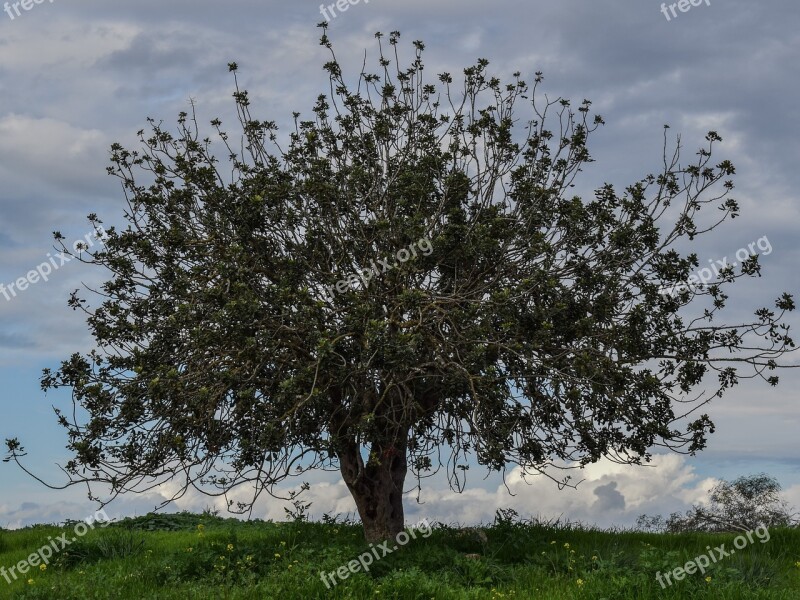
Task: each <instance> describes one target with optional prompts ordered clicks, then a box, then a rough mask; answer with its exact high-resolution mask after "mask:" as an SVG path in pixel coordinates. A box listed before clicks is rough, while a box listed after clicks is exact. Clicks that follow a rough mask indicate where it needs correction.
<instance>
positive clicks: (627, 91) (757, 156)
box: [0, 0, 800, 527]
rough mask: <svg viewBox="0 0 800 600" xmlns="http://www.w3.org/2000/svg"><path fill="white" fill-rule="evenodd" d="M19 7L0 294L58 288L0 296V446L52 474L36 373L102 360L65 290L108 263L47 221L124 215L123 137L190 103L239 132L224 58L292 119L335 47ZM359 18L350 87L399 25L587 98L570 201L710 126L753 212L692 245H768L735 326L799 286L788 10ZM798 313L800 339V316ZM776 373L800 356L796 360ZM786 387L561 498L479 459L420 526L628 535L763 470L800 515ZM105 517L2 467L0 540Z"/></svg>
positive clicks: (275, 511) (266, 12)
mask: <svg viewBox="0 0 800 600" xmlns="http://www.w3.org/2000/svg"><path fill="white" fill-rule="evenodd" d="M13 4H14V3H9V4H6V7H7V11H6V12H2V13H0V99H2V100H0V256H2V258H0V283H3V284H5V285H6V286H8V285H9V284H10V283H11V282H14V281H16V280H17V279H19V278H20V277H26V276H27V273H28V272H29V271H31V270H32V269H34V268H35V267H36V266H37V265H40V264H42V263H43V262H49V261H51V258H52V262H51V263H50V264H53V265H57V268H56V267H55V266H54V268H53V269H52V271H53V272H52V273H51V274H50V275H49V276H48V280H47V281H43V280H41V279H40V280H39V281H37V282H35V283H32V284H30V285H29V286H28V287H27V289H25V290H19V291H17V293H16V295H12V294H9V298H8V299H6V298H5V297H4V296H3V295H0V403H1V405H2V409H3V410H2V419H0V439H5V438H10V437H17V438H19V439H20V440H21V441H22V443H23V445H24V446H25V447H26V448H27V450H28V456H27V457H26V461H27V462H26V466H28V467H29V468H30V469H31V470H32V471H33V472H34V473H35V474H36V475H37V476H39V477H41V478H42V479H44V480H46V481H47V482H48V483H51V484H54V485H58V484H59V483H63V481H64V475H63V473H61V472H60V470H59V468H58V466H57V465H58V463H63V462H64V460H65V459H66V457H67V453H66V451H65V449H64V446H65V444H66V438H65V436H64V432H63V430H62V429H61V428H60V427H59V426H58V425H57V423H56V420H55V417H54V414H53V410H52V407H53V406H60V407H62V408H64V407H68V406H71V402H70V398H69V395H68V393H67V392H64V391H58V392H49V393H48V394H47V395H45V394H44V393H43V392H42V391H41V389H40V386H39V377H40V374H41V370H42V369H43V368H47V367H50V368H55V367H57V366H58V364H59V361H60V360H62V359H65V358H67V357H68V356H69V355H70V354H71V353H73V352H81V351H86V350H88V349H89V348H91V343H92V340H91V339H90V337H89V336H88V334H87V329H86V325H85V321H84V318H83V316H82V314H81V313H76V312H73V311H72V310H71V309H70V308H69V307H68V306H67V298H68V295H69V293H70V291H72V290H74V289H76V288H78V287H81V286H82V285H84V284H87V285H91V284H92V283H97V282H98V279H97V278H98V273H96V272H94V271H93V270H91V269H90V268H89V267H86V266H85V265H82V264H80V263H78V262H77V261H70V262H67V263H65V264H60V259H58V258H57V257H56V255H57V252H56V251H55V249H54V246H53V239H52V232H53V231H55V230H59V231H61V232H62V233H63V234H64V236H65V237H66V238H67V241H69V242H71V241H74V240H77V239H80V238H83V237H84V236H85V235H86V234H88V233H89V232H90V231H91V227H90V225H89V223H88V221H87V219H86V216H87V215H88V214H89V213H92V212H95V213H97V214H98V215H99V216H100V217H101V218H102V219H103V220H104V221H105V222H106V223H108V224H118V223H120V222H121V218H122V213H123V210H124V206H125V204H124V196H123V194H122V190H121V189H120V187H119V183H118V181H117V180H116V179H114V178H112V177H109V176H108V175H107V174H106V172H105V169H106V167H107V166H108V164H109V162H108V158H109V147H110V145H111V144H112V143H114V142H119V143H121V144H122V145H123V146H126V147H131V148H133V147H135V146H136V143H137V142H136V132H137V131H138V130H139V129H142V128H144V127H146V124H147V123H146V118H147V117H152V118H154V119H156V120H157V121H159V120H163V121H164V123H165V125H169V124H174V123H175V120H176V118H177V115H178V113H179V112H180V111H183V110H187V109H188V108H189V105H190V102H194V105H195V106H196V109H197V112H198V116H199V118H200V121H201V123H204V124H205V126H206V127H207V131H208V133H211V128H210V127H209V126H208V123H209V122H210V121H211V120H212V119H213V118H215V117H220V118H222V120H223V122H225V121H226V118H227V119H228V122H230V119H231V116H232V115H233V108H234V105H233V100H232V98H231V94H232V92H233V80H232V78H231V75H230V73H229V72H228V68H227V64H228V63H229V62H232V61H235V62H237V63H238V65H239V73H238V76H239V81H240V83H241V84H242V85H243V87H246V88H247V89H248V90H249V91H250V95H251V100H252V109H253V113H254V116H255V115H257V118H261V119H262V120H267V119H272V120H275V121H276V122H277V123H278V124H279V125H283V126H284V128H285V127H286V126H287V125H288V124H289V123H290V122H291V114H292V112H293V111H299V112H301V113H303V114H304V115H308V114H310V112H311V108H312V106H313V103H314V100H315V98H316V96H317V95H318V94H319V93H322V92H325V91H327V88H326V84H327V80H326V78H325V73H324V72H323V70H322V65H323V64H324V63H325V62H326V61H327V60H328V59H329V56H328V55H327V54H326V50H325V49H324V48H323V47H321V46H320V45H319V44H318V39H319V34H320V30H319V29H318V28H317V27H316V25H317V23H319V22H320V21H322V20H323V15H322V14H321V11H320V5H319V3H318V2H309V1H305V0H295V1H294V2H291V3H290V2H274V1H272V0H267V1H263V0H259V1H256V0H252V1H246V0H229V1H227V2H224V3H223V2H213V3H212V2H209V1H207V0H171V1H170V2H163V1H159V2H156V1H153V0H137V2H135V3H134V2H113V3H111V2H107V1H100V0H83V1H82V2H71V1H69V0H50V1H49V2H48V1H45V2H43V3H41V4H31V5H30V7H29V9H28V10H25V9H24V7H23V6H22V5H19V6H18V7H17V9H15V7H14V5H13ZM342 5H345V4H344V3H343V4H342ZM26 6H27V4H26ZM345 6H346V10H344V11H340V10H338V9H337V8H336V7H335V6H334V8H333V9H330V8H326V11H327V17H326V18H327V19H328V21H329V24H330V25H329V37H330V38H331V40H332V42H333V44H334V47H335V49H336V52H337V55H338V57H339V59H340V61H341V63H342V65H343V67H344V68H345V70H346V71H347V70H348V69H350V72H353V69H355V74H357V72H358V69H359V68H360V65H361V61H362V60H363V58H364V52H365V51H366V52H367V55H368V56H369V57H374V55H375V52H376V44H375V38H374V33H375V32H377V31H382V32H386V33H388V32H390V31H393V30H399V31H401V32H402V37H401V40H402V41H401V44H405V45H404V46H403V48H404V51H406V52H409V51H410V49H411V42H412V41H413V40H422V41H424V42H425V44H426V52H425V63H426V66H427V69H428V70H430V71H431V72H432V73H439V72H443V71H447V72H450V73H453V74H454V75H455V74H457V73H460V72H461V70H462V69H463V68H464V67H467V66H469V65H471V64H474V63H475V62H476V60H477V59H478V58H486V59H488V60H489V61H490V71H491V72H493V73H494V74H496V75H497V76H499V77H501V78H509V77H510V76H511V74H512V73H513V72H514V71H517V70H519V71H521V72H522V74H523V78H524V77H527V78H528V80H529V81H531V80H532V79H533V73H535V72H536V71H542V72H543V73H544V77H545V79H544V90H543V91H544V92H546V93H547V94H548V96H550V97H557V96H562V97H566V98H571V99H573V101H574V102H575V104H576V105H577V103H578V102H580V101H581V100H582V99H584V98H588V99H590V100H592V102H593V109H594V110H595V111H596V112H598V113H600V114H602V115H603V117H604V119H605V121H606V125H605V126H604V127H603V128H601V129H600V130H599V131H598V132H597V133H596V134H595V135H594V136H593V141H592V142H591V146H590V150H591V151H592V154H593V156H594V158H595V159H596V162H595V163H594V164H593V165H592V167H591V168H590V169H587V170H586V171H585V172H584V173H583V174H582V179H581V180H580V181H579V187H578V189H580V190H583V191H588V192H589V193H590V192H591V190H593V189H596V188H597V187H599V186H600V185H602V184H603V183H604V182H609V183H613V184H614V185H615V186H617V187H618V188H623V187H624V186H626V185H628V184H630V183H633V182H635V181H637V180H639V179H640V178H641V177H642V176H644V175H646V174H647V173H651V172H654V171H657V169H658V168H659V166H660V163H661V149H662V144H663V125H665V124H669V125H670V130H669V133H670V134H671V135H677V134H680V135H681V138H682V142H683V144H684V146H685V151H686V153H687V157H689V158H691V156H692V153H693V152H695V151H696V149H697V148H699V147H700V146H701V145H702V144H703V141H704V140H703V137H704V135H705V133H706V132H707V131H709V130H716V131H717V132H718V133H719V134H720V135H721V136H722V138H723V142H722V144H721V145H720V147H719V148H718V151H719V153H720V154H719V156H720V158H728V159H730V160H731V161H732V162H733V163H734V165H736V168H737V174H736V177H735V183H736V190H735V194H734V197H735V198H737V199H738V200H739V203H740V205H741V216H740V217H739V218H737V219H736V220H734V221H730V222H728V223H726V224H725V225H724V226H723V227H722V228H721V229H720V230H718V231H716V232H714V234H713V235H709V236H705V237H704V238H703V239H702V240H699V241H698V242H697V244H696V246H695V248H694V250H695V251H696V252H697V253H698V256H699V258H700V262H701V263H704V262H706V260H717V259H721V258H723V257H731V259H733V257H734V256H735V254H736V252H737V250H739V249H741V248H746V247H747V245H748V244H752V243H755V242H757V241H758V240H762V247H761V249H762V250H763V249H764V248H766V247H767V245H768V247H769V248H770V250H769V253H767V252H764V255H763V256H762V260H761V264H762V265H763V272H762V277H761V278H759V279H757V280H754V281H748V282H745V283H744V285H741V286H738V285H737V286H736V290H737V291H736V294H735V298H733V299H732V302H731V306H730V314H731V316H732V319H733V318H735V317H736V316H740V315H744V316H746V315H748V314H751V313H752V310H754V309H755V308H757V307H760V306H767V305H771V303H772V301H773V300H774V299H775V298H777V297H778V296H779V295H780V293H781V292H783V291H788V292H790V293H794V294H797V293H798V292H800V285H799V284H800V275H798V270H797V261H798V259H800V235H798V234H799V233H800V219H799V218H798V216H799V215H798V212H799V209H800V202H799V201H798V198H797V192H796V190H798V189H800V169H798V167H797V159H798V157H800V135H798V133H800V117H799V116H798V111H797V108H796V104H795V103H796V99H797V98H798V96H800V93H799V92H800V77H798V74H800V73H799V71H800V66H798V65H800V60H799V59H800V8H798V5H797V2H796V0H770V2H762V3H756V2H752V1H750V2H744V1H742V0H726V1H724V2H723V1H722V0H709V1H707V0H703V2H702V3H700V4H699V5H698V6H692V5H691V4H689V5H688V6H689V8H688V10H687V11H685V12H681V11H680V10H678V9H677V8H676V10H675V12H674V15H673V13H672V12H671V10H670V7H669V5H668V4H667V5H664V7H663V8H664V10H663V11H662V4H661V3H660V2H655V1H652V0H615V1H614V2H611V1H610V0H600V1H591V2H590V1H589V0H560V1H558V2H553V1H546V2H545V1H544V0H502V1H498V2H478V1H476V0H436V2H431V1H430V0H425V1H423V0H404V1H403V2H389V0H369V1H368V0H361V1H360V2H356V3H355V4H352V5H350V4H347V5H345ZM763 240H767V242H768V243H767V242H764V241H763ZM48 253H49V254H48ZM788 323H789V324H790V325H792V327H793V328H797V327H798V325H800V323H798V316H797V315H791V316H790V318H789V320H788ZM785 362H786V363H787V364H795V365H796V364H799V363H800V360H798V355H797V354H795V355H793V356H790V357H787V359H786V361H785ZM780 375H781V384H780V385H779V386H778V387H776V388H771V387H768V386H766V385H765V384H763V382H762V383H760V384H757V383H756V382H744V383H742V384H741V385H740V386H738V387H737V388H735V389H734V390H733V391H732V392H730V393H729V394H728V395H726V396H725V397H723V398H722V399H720V400H717V401H715V402H714V403H712V404H711V405H710V406H709V407H708V413H709V414H710V415H711V417H712V418H713V419H714V421H715V423H716V426H717V428H716V433H715V434H714V435H713V436H712V437H711V440H710V443H709V446H708V448H707V449H706V450H705V451H703V452H702V453H700V454H698V455H697V456H696V457H685V456H679V455H658V456H657V457H656V458H655V460H654V462H653V465H652V466H649V467H630V466H628V467H621V466H619V465H616V464H613V463H610V462H607V461H601V462H600V463H597V464H595V465H592V466H590V467H588V468H587V469H585V472H583V473H582V475H581V476H582V478H583V479H584V481H583V483H581V484H580V485H578V487H577V489H565V490H559V489H558V488H557V487H556V486H555V484H553V483H552V482H551V481H550V480H548V479H546V478H544V477H539V478H538V479H533V480H529V481H528V482H526V481H523V480H522V479H521V477H520V476H519V473H518V472H516V471H513V470H512V471H510V473H509V475H508V478H507V481H506V484H505V485H504V484H503V482H502V481H500V480H499V479H498V478H497V477H496V476H491V477H484V473H483V472H482V471H480V469H477V468H476V469H473V470H471V471H470V478H469V480H468V486H467V489H466V491H465V492H464V493H462V494H455V493H453V492H450V491H449V490H448V489H447V485H446V482H445V481H443V480H440V479H436V478H435V479H433V480H431V481H428V482H427V483H426V484H425V485H424V487H423V489H422V491H421V493H420V497H419V499H417V498H416V494H415V493H412V494H410V495H409V496H408V497H407V500H406V511H407V520H408V521H409V522H414V521H415V520H420V519H423V518H428V519H430V520H432V521H433V520H439V521H443V522H449V523H479V522H488V521H491V519H492V517H493V515H494V512H495V510H496V509H498V508H514V509H515V510H517V511H518V513H520V514H521V515H522V516H525V517H539V518H546V519H553V518H561V519H567V520H573V521H581V522H584V523H592V524H597V525H599V526H603V527H608V526H629V525H631V524H632V523H633V522H635V519H636V517H637V516H638V515H640V514H643V513H648V514H659V513H660V514H665V515H666V514H669V513H671V512H674V511H680V510H685V509H686V508H688V507H689V506H690V505H691V504H692V503H696V502H702V501H704V499H705V498H706V497H707V492H708V490H709V489H710V487H711V486H712V485H713V484H714V483H715V482H716V481H718V480H719V479H721V478H723V479H731V478H735V477H737V476H740V475H748V474H753V473H761V472H766V473H768V474H770V475H773V476H775V477H776V478H777V479H778V480H779V481H780V483H781V484H782V485H783V487H784V490H785V495H786V497H787V499H788V500H789V501H790V503H792V504H793V505H794V506H797V507H800V438H799V437H798V431H800V405H798V402H797V390H798V387H800V372H798V370H797V369H794V370H787V371H785V372H782V373H780ZM307 479H308V481H309V482H310V483H311V489H310V490H309V492H308V493H307V498H308V500H309V501H311V502H312V506H311V509H310V510H311V513H312V515H313V516H316V517H319V516H321V515H322V514H323V513H329V514H334V513H342V514H344V513H348V512H352V511H353V510H354V504H353V502H352V500H351V499H350V497H349V495H348V493H347V490H346V489H345V487H344V484H343V483H342V482H341V481H339V479H338V477H337V476H336V475H335V474H330V473H321V474H318V475H315V476H309V477H308V478H307ZM298 483H299V482H298ZM412 485H413V484H412ZM410 487H411V486H410ZM168 491H169V490H163V492H162V493H167V492H168ZM162 497H163V496H160V495H159V494H158V493H154V494H151V495H150V496H132V497H124V498H121V499H120V500H119V501H115V502H114V503H112V504H111V505H110V506H109V507H107V509H106V511H107V513H108V514H109V515H111V516H113V517H122V516H125V515H133V514H143V513H145V512H147V511H148V510H150V509H152V508H153V507H154V506H155V505H157V504H159V503H160V501H161V498H162ZM214 506H218V503H216V502H215V500H214V499H211V498H206V497H202V496H200V495H189V496H187V497H185V498H184V499H182V500H181V501H180V502H178V503H176V504H175V505H174V506H171V507H169V508H168V510H183V509H187V510H202V509H203V508H206V507H214ZM285 506H286V503H284V502H282V501H279V500H273V499H268V500H266V501H264V502H263V503H260V504H259V505H258V506H257V507H256V510H255V511H254V513H253V515H254V516H257V517H261V518H272V519H282V518H284V514H285V513H284V507H285ZM94 510H95V505H94V504H92V503H90V502H89V501H88V500H87V498H86V490H85V489H77V488H69V489H66V490H52V489H48V488H46V487H44V486H43V485H42V484H40V483H39V482H37V481H36V480H35V479H33V478H31V477H29V476H28V475H26V474H25V473H23V472H22V471H21V470H20V469H19V468H18V467H16V466H15V465H13V464H6V463H0V527H20V526H24V525H26V524H30V523H37V522H57V521H60V520H63V519H65V518H76V519H77V518H84V517H85V516H88V515H91V514H92V513H93V512H94Z"/></svg>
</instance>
